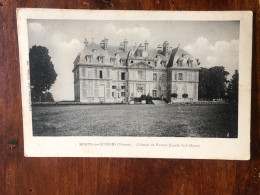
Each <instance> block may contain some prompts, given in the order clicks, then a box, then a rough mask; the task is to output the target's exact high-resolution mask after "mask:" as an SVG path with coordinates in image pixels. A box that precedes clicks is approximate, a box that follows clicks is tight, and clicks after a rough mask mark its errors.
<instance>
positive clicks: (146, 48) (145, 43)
mask: <svg viewBox="0 0 260 195" xmlns="http://www.w3.org/2000/svg"><path fill="white" fill-rule="evenodd" d="M148 45H149V43H148V41H147V40H146V41H145V42H144V50H145V51H147V50H148Z"/></svg>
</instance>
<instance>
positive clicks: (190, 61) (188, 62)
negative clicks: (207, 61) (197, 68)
mask: <svg viewBox="0 0 260 195" xmlns="http://www.w3.org/2000/svg"><path fill="white" fill-rule="evenodd" d="M192 62H193V60H191V59H188V61H187V64H188V66H189V67H192Z"/></svg>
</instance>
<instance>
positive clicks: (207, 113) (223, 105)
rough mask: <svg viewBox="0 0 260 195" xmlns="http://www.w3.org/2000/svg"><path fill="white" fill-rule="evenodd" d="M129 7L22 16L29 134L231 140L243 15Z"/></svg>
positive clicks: (236, 131) (233, 137) (236, 126)
mask: <svg viewBox="0 0 260 195" xmlns="http://www.w3.org/2000/svg"><path fill="white" fill-rule="evenodd" d="M122 12H123V11H122ZM92 14H93V13H92ZM99 14H101V13H100V12H99ZM134 15H135V13H131V14H130V17H129V18H128V19H124V18H125V16H124V17H122V18H120V17H118V18H116V19H115V18H114V17H110V18H109V17H104V18H101V19H100V18H98V17H97V18H91V17H90V18H86V19H84V18H81V17H80V18H79V19H77V18H75V17H74V18H71V19H68V18H55V17H53V18H50V17H47V18H39V17H36V18H32V17H30V18H26V26H25V27H24V28H23V29H26V31H27V33H26V36H27V44H26V46H27V50H26V51H27V59H28V60H27V63H26V65H27V74H28V75H27V76H26V79H28V85H29V86H27V88H28V94H29V99H28V100H27V101H29V105H30V107H29V110H30V113H31V127H32V132H31V136H32V137H35V138H60V137H63V138H68V137H81V138H82V137H87V138H88V140H89V139H91V137H95V138H97V137H108V138H109V137H116V138H120V137H123V138H128V137H129V138H135V137H136V138H142V137H144V138H147V137H148V138H154V139H156V138H161V139H163V138H185V139H190V138H194V139H195V140H196V139H199V140H202V142H203V140H207V142H208V141H210V140H211V139H213V140H215V139H220V140H223V139H224V140H237V139H238V138H239V136H241V134H240V132H239V105H240V98H239V97H240V96H241V94H240V95H239V93H241V92H240V87H239V86H240V84H241V80H240V74H241V20H240V19H239V18H236V17H234V19H233V18H232V17H231V19H228V20H217V19H215V20H214V19H212V20H210V19H208V20H205V18H204V17H200V18H201V19H200V18H199V19H196V20H194V19H191V17H188V19H187V20H185V19H183V18H182V19H179V18H178V17H176V19H174V17H172V18H169V17H167V16H166V17H165V18H164V19H162V17H161V18H160V19H157V17H155V16H153V14H152V13H151V12H150V13H149V14H148V15H149V19H147V17H144V18H143V19H142V18H140V17H138V18H136V17H131V16H134ZM195 16H196V15H195ZM24 24H25V23H24ZM249 39H250V37H249ZM250 41H251V40H250ZM242 44H243V43H242ZM249 46H250V45H249ZM250 57H251V56H248V58H250ZM250 69H251V67H250V66H249V67H248V71H250ZM243 70H244V69H243ZM242 74H243V73H242ZM247 79H250V78H247ZM249 89H250V88H249ZM247 95H250V94H247ZM249 103H250V102H249ZM248 109H250V108H248ZM249 120H250V119H249ZM247 122H248V123H249V122H250V121H247ZM200 138H202V139H200ZM126 145H127V144H126ZM198 145H199V144H198ZM144 146H145V144H144ZM167 146H169V145H167ZM194 147H197V145H196V146H194Z"/></svg>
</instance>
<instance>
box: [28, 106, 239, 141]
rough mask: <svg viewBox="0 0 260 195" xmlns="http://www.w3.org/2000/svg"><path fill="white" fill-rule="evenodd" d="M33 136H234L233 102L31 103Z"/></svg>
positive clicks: (235, 128) (235, 134)
mask: <svg viewBox="0 0 260 195" xmlns="http://www.w3.org/2000/svg"><path fill="white" fill-rule="evenodd" d="M32 113H33V134H34V136H140V137H151V136H152V137H157V136H158V137H227V134H229V137H237V123H238V116H237V107H235V106H232V105H161V106H154V105H74V106H73V105H72V106H33V108H32Z"/></svg>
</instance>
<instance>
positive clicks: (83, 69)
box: [82, 68, 86, 77]
mask: <svg viewBox="0 0 260 195" xmlns="http://www.w3.org/2000/svg"><path fill="white" fill-rule="evenodd" d="M82 76H83V77H86V68H82Z"/></svg>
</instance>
